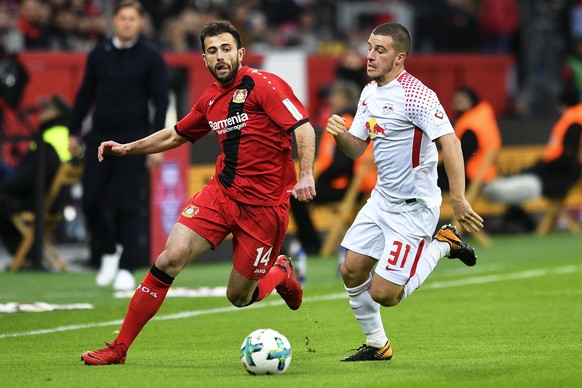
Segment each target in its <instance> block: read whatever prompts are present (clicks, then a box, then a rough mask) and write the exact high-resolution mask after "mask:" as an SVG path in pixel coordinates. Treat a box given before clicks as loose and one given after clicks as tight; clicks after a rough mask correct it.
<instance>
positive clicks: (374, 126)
mask: <svg viewBox="0 0 582 388" xmlns="http://www.w3.org/2000/svg"><path fill="white" fill-rule="evenodd" d="M366 128H367V129H368V136H370V139H372V140H375V139H376V138H377V137H378V135H379V134H382V136H384V135H385V134H386V132H385V131H384V128H382V127H381V126H380V125H379V124H378V123H377V122H376V119H375V118H373V117H372V118H371V119H370V120H368V122H367V123H366Z"/></svg>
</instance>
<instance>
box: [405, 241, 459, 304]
mask: <svg viewBox="0 0 582 388" xmlns="http://www.w3.org/2000/svg"><path fill="white" fill-rule="evenodd" d="M450 250H451V247H450V246H449V244H448V243H446V242H441V241H438V240H432V241H431V243H430V244H428V246H427V247H426V249H425V251H424V252H423V253H422V256H421V257H420V260H419V261H418V265H417V266H416V272H415V274H414V276H413V277H411V278H410V279H409V280H408V283H406V284H405V285H404V293H403V294H402V299H400V301H403V300H404V299H406V298H407V297H408V296H410V294H412V293H413V292H414V291H415V290H416V289H417V288H419V287H420V286H421V285H422V283H424V281H425V280H426V278H428V275H430V273H431V272H432V271H433V270H434V268H435V267H436V265H437V263H438V262H439V260H440V259H441V258H442V257H445V256H447V255H448V254H449V252H450Z"/></svg>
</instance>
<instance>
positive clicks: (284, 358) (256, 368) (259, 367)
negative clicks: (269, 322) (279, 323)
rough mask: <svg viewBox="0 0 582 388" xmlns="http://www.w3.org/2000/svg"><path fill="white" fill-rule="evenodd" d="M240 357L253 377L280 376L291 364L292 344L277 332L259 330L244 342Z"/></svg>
mask: <svg viewBox="0 0 582 388" xmlns="http://www.w3.org/2000/svg"><path fill="white" fill-rule="evenodd" d="M240 357H241V362H242V364H243V366H244V367H245V369H246V370H247V372H249V373H250V374H252V375H280V374H283V373H285V371H286V370H287V368H289V364H290V363H291V344H290V343H289V340H288V339H287V337H285V336H284V335H283V334H281V333H279V332H278V331H276V330H272V329H258V330H255V331H253V332H252V333H251V334H249V335H248V336H247V337H246V338H245V340H244V341H243V343H242V345H241V347H240Z"/></svg>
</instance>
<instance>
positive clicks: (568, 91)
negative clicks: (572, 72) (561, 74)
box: [558, 85, 580, 106]
mask: <svg viewBox="0 0 582 388" xmlns="http://www.w3.org/2000/svg"><path fill="white" fill-rule="evenodd" d="M558 102H559V103H560V104H562V105H566V106H574V105H578V104H579V103H580V92H579V91H578V89H576V87H575V86H570V85H568V86H565V87H564V88H562V90H561V91H560V96H559V98H558Z"/></svg>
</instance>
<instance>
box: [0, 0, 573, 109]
mask: <svg viewBox="0 0 582 388" xmlns="http://www.w3.org/2000/svg"><path fill="white" fill-rule="evenodd" d="M142 3H143V4H144V6H145V8H146V10H147V14H148V17H147V28H146V31H145V36H146V38H147V39H148V40H150V41H151V42H152V43H154V44H155V45H157V46H158V47H160V48H161V49H162V50H164V51H166V52H191V51H199V50H200V42H199V38H198V34H199V31H200V29H201V27H202V26H203V25H204V24H205V23H206V22H208V21H209V20H212V19H218V18H225V19H229V20H231V21H232V22H233V23H234V24H235V25H236V27H237V28H239V30H240V31H241V32H242V34H243V41H244V44H245V46H246V47H247V49H248V50H250V51H251V52H257V53H265V52H269V51H273V50H301V51H302V52H306V53H314V54H330V55H341V53H342V51H343V50H344V48H345V47H355V48H356V49H357V50H358V51H359V52H361V54H362V55H365V52H366V40H367V38H368V36H369V33H370V28H371V26H374V25H376V24H378V23H380V22H385V21H393V20H395V21H398V22H401V23H402V24H404V25H406V26H407V27H408V28H409V29H410V30H411V31H412V34H413V43H414V46H413V51H414V53H417V54H418V53H424V54H428V53H447V52H449V53H450V52H455V53H468V52H480V53H483V52H486V53H491V54H509V55H512V56H514V57H515V60H516V64H517V66H516V71H515V74H514V75H513V77H514V79H513V80H512V85H513V87H512V90H511V91H510V93H512V94H514V97H515V101H516V104H515V106H514V107H513V108H514V109H510V111H509V112H508V113H509V114H512V113H517V114H519V115H525V116H527V115H531V114H535V113H544V112H546V111H547V110H548V108H547V107H548V106H550V105H551V104H548V103H547V98H548V96H549V97H554V96H556V95H557V93H558V90H559V87H560V85H561V83H563V82H577V83H578V84H582V81H579V79H582V75H578V74H576V71H572V70H571V69H570V68H567V67H566V66H565V64H566V63H567V61H568V58H569V57H577V58H578V60H579V61H582V44H580V43H579V42H582V1H578V0H408V1H399V0H367V1H355V0H351V1H347V0H343V1H341V0H340V1H335V0H333V1H332V0H143V1H142ZM113 5H114V0H101V1H99V0H0V34H1V42H2V48H3V50H4V52H5V53H8V54H13V53H18V52H21V51H35V50H36V51H53V52H63V51H77V52H88V51H89V50H90V49H91V48H92V47H93V46H94V45H95V43H96V42H97V41H98V40H99V39H101V38H103V37H105V36H107V35H108V34H109V32H110V25H109V23H108V20H110V15H111V12H112V9H113ZM577 47H578V48H577Z"/></svg>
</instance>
